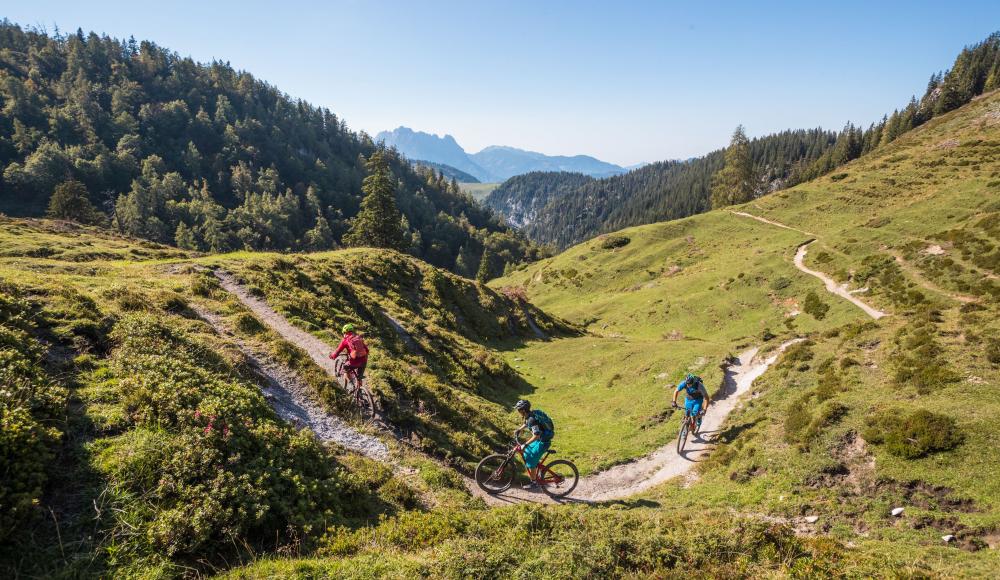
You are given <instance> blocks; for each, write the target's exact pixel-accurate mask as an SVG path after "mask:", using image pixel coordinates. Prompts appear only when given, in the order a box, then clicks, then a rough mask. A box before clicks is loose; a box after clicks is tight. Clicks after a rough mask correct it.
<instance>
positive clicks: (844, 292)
mask: <svg viewBox="0 0 1000 580" xmlns="http://www.w3.org/2000/svg"><path fill="white" fill-rule="evenodd" d="M813 241H815V240H813ZM813 241H809V242H806V243H804V244H802V245H801V246H799V249H798V250H796V251H795V267H796V268H798V269H799V270H802V271H803V272H805V273H806V274H809V275H811V276H815V277H817V278H819V279H820V280H822V281H823V284H825V285H826V290H827V292H830V293H832V294H836V295H837V296H840V297H841V298H843V299H844V300H847V301H848V302H850V303H851V304H854V305H855V306H857V307H858V308H860V309H861V310H864V312H865V314H867V315H868V316H871V317H872V318H874V319H875V320H878V319H879V318H882V317H883V316H885V315H886V313H885V312H882V311H881V310H879V309H877V308H873V307H871V306H869V305H867V304H865V303H864V302H863V301H862V300H861V299H860V298H858V297H857V296H855V295H854V294H851V292H850V290H848V289H847V284H837V281H836V280H834V279H833V278H831V277H829V276H827V275H826V274H824V273H823V272H818V271H816V270H810V269H809V267H808V266H806V265H805V258H806V251H808V248H809V244H811V243H813Z"/></svg>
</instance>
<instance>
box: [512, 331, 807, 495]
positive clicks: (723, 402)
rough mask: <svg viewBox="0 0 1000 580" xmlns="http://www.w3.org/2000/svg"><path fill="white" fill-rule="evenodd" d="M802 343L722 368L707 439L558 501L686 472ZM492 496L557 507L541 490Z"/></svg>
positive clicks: (594, 481) (594, 478) (622, 490)
mask: <svg viewBox="0 0 1000 580" xmlns="http://www.w3.org/2000/svg"><path fill="white" fill-rule="evenodd" d="M802 340H803V339H800V338H797V339H794V340H790V341H788V342H786V343H784V344H782V345H781V346H780V347H778V349H777V350H775V351H774V352H773V353H771V355H770V356H768V357H767V358H766V359H763V360H760V359H758V358H757V351H758V349H757V348H751V349H749V350H747V351H746V352H744V353H743V354H741V355H740V356H739V357H738V359H737V361H736V363H735V364H732V365H730V366H729V367H728V368H727V369H726V372H725V378H724V379H723V387H722V389H721V390H720V392H718V393H716V395H715V398H714V399H713V404H712V406H711V407H709V409H708V411H707V412H706V413H705V417H704V419H703V420H702V431H701V435H703V436H705V439H701V438H699V437H692V438H691V439H689V440H688V443H687V445H686V447H685V449H684V453H683V454H681V455H678V454H677V447H676V444H677V443H676V441H675V440H673V439H671V441H670V443H668V444H666V445H664V446H663V447H660V448H659V449H657V450H656V451H654V452H653V453H650V454H649V455H646V456H645V457H642V458H640V459H637V460H635V461H631V462H629V463H625V464H622V465H616V466H615V467H612V468H611V469H607V470H605V471H601V472H598V473H594V474H592V475H588V476H587V477H583V478H580V483H579V485H578V486H577V488H576V490H575V491H574V492H573V493H572V494H571V495H570V497H567V498H565V499H563V500H562V501H563V502H565V503H572V502H583V503H591V502H598V501H609V500H614V499H621V498H625V497H629V496H632V495H635V494H638V493H642V492H644V491H646V490H649V489H650V488H653V487H656V486H657V485H660V484H663V483H665V482H667V481H668V480H670V479H673V478H675V477H678V476H681V475H685V474H687V473H688V472H689V471H690V470H691V468H692V467H693V466H694V465H695V464H696V463H698V462H699V461H702V460H704V458H705V457H707V456H708V454H709V453H711V452H712V450H713V449H714V448H715V445H714V443H713V442H714V439H715V437H717V436H718V434H719V432H720V429H721V427H722V424H723V423H725V421H726V418H727V417H729V414H730V413H731V412H733V410H735V409H736V408H737V407H738V406H739V404H740V402H741V397H742V395H744V394H746V393H747V392H748V391H749V390H750V387H751V386H752V385H753V382H754V381H755V380H756V379H757V377H759V376H761V375H762V374H764V371H766V370H767V369H768V367H770V366H771V365H772V364H774V361H776V360H777V359H778V356H779V355H780V354H781V353H782V352H783V351H784V350H785V349H786V348H788V347H789V346H791V345H793V344H795V343H797V342H801V341H802ZM556 447H558V442H557V444H556ZM557 457H558V456H557ZM495 498H496V499H500V500H504V501H507V502H511V503H514V502H519V501H522V502H523V501H533V502H537V503H555V502H554V500H552V499H551V498H549V497H547V496H545V495H544V494H542V493H540V492H539V493H530V492H525V491H523V490H520V489H515V490H511V491H508V492H505V493H502V494H498V495H497V496H495Z"/></svg>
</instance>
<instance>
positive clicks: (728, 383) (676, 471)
mask: <svg viewBox="0 0 1000 580" xmlns="http://www.w3.org/2000/svg"><path fill="white" fill-rule="evenodd" d="M215 275H216V276H217V277H218V278H219V281H220V283H221V285H222V287H223V288H224V289H225V290H227V291H228V292H230V293H232V294H233V295H234V296H236V298H238V299H239V300H240V302H242V303H243V304H244V305H245V306H246V307H247V308H249V309H250V310H251V311H252V312H253V313H254V314H256V315H257V316H258V317H259V318H260V319H261V320H262V321H263V322H264V323H265V324H266V325H267V326H269V327H270V328H271V329H272V330H274V331H275V332H277V333H278V334H280V335H281V336H282V337H283V338H285V340H288V341H289V342H291V343H292V344H294V345H295V346H297V347H299V348H301V349H303V350H305V351H306V352H308V353H309V355H310V356H311V357H312V358H313V360H314V361H316V363H317V364H319V365H320V366H321V367H322V368H323V369H325V370H326V371H327V372H329V373H331V374H332V373H333V372H334V370H333V365H332V361H330V360H329V358H327V354H328V353H329V352H330V351H331V350H332V349H331V348H330V346H329V345H327V344H326V343H324V342H323V341H322V340H320V339H319V338H316V337H315V336H313V335H311V334H309V333H307V332H305V331H303V330H300V329H299V328H296V327H295V326H293V325H292V324H291V323H290V322H288V320H286V319H285V318H284V317H283V316H282V315H281V314H279V313H278V312H276V311H275V310H274V309H272V308H271V307H270V306H268V305H267V303H266V302H264V301H263V300H260V299H259V298H256V297H254V296H252V295H251V294H250V293H249V292H248V291H247V289H246V288H245V287H243V286H242V285H241V284H240V283H239V282H238V281H237V280H236V278H234V277H233V276H232V275H231V274H228V273H226V272H223V271H221V270H216V272H215ZM800 340H802V339H794V340H790V341H788V342H786V343H784V344H782V345H781V346H780V347H778V348H777V349H776V350H775V351H774V352H772V353H771V354H770V355H769V356H768V357H767V358H765V359H763V360H760V359H758V357H757V353H758V349H757V348H751V349H749V350H747V351H746V352H744V353H742V354H741V355H740V356H739V358H738V360H737V361H736V362H735V363H734V364H732V365H730V366H729V367H727V368H726V371H725V377H724V379H723V385H722V388H721V390H720V391H719V392H718V393H716V395H715V398H714V404H713V405H712V406H711V407H710V408H709V410H708V411H707V412H706V414H705V418H704V420H703V422H702V435H705V436H710V437H706V438H705V439H700V438H698V437H695V438H693V439H691V440H689V443H688V447H687V449H686V450H685V451H684V453H683V455H678V454H677V452H676V450H675V445H676V442H675V440H674V439H673V438H671V441H670V442H669V443H668V444H666V445H664V446H663V447H661V448H659V449H657V450H656V451H654V452H653V453H651V454H649V455H647V456H645V457H642V458H640V459H637V460H635V461H632V462H629V463H625V464H622V465H618V466H615V467H612V468H611V469H608V470H605V471H601V472H598V473H594V474H592V475H589V476H587V477H583V478H581V479H580V482H579V485H578V486H577V488H576V490H575V491H574V492H573V493H572V494H571V495H570V497H567V498H564V499H562V500H560V501H559V502H558V503H572V502H586V503H590V502H597V501H607V500H613V499H620V498H624V497H628V496H631V495H635V494H637V493H640V492H643V491H646V490H648V489H650V488H652V487H654V486H657V485H660V484H662V483H664V482H666V481H667V480H669V479H671V478H674V477H677V476H680V475H684V474H686V473H688V471H689V470H690V469H691V468H692V467H693V466H694V465H695V463H697V462H698V461H699V460H701V459H703V458H704V457H705V456H706V455H708V454H709V453H710V452H711V450H712V449H713V448H714V444H713V441H714V439H715V437H717V436H718V434H719V432H720V428H721V426H722V425H723V423H724V422H725V420H726V418H727V417H728V416H729V414H730V413H731V412H732V411H733V410H734V409H736V408H737V407H738V404H739V399H740V396H741V395H743V394H745V393H746V392H747V391H749V390H750V387H751V385H752V384H753V382H754V380H755V379H757V377H759V376H761V375H762V374H764V371H766V370H767V369H768V367H770V366H771V365H772V364H773V363H774V361H775V360H777V358H778V356H779V355H780V354H781V352H782V351H784V350H785V349H786V348H788V347H789V346H791V345H792V344H795V343H796V342H799V341H800ZM319 412H320V413H322V411H319ZM327 417H329V415H327ZM330 418H332V419H334V420H336V418H335V417H330ZM387 427H388V426H387ZM390 432H392V431H391V430H390ZM393 434H394V436H396V437H399V434H396V433H393ZM556 447H557V448H558V444H557V445H556ZM556 457H557V458H558V455H556ZM463 480H464V482H465V486H466V488H467V489H468V490H469V492H470V493H472V494H473V495H475V496H477V497H480V498H483V500H484V501H485V502H486V503H487V504H488V505H492V506H498V505H506V504H511V503H522V502H533V503H557V501H556V500H553V499H552V498H550V497H549V496H547V495H545V494H544V493H541V492H531V491H525V490H522V489H520V488H512V489H510V490H508V491H507V492H504V493H502V494H497V495H489V494H486V493H485V492H483V491H482V490H481V489H479V487H478V486H477V485H476V483H475V482H474V481H473V480H472V479H471V478H468V477H463Z"/></svg>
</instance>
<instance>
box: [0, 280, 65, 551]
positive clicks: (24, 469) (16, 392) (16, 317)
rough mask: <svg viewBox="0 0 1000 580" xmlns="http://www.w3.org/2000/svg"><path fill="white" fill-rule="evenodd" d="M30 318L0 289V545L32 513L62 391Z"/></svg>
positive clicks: (10, 294)
mask: <svg viewBox="0 0 1000 580" xmlns="http://www.w3.org/2000/svg"><path fill="white" fill-rule="evenodd" d="M36 318H37V317H36V316H35V315H33V313H32V312H31V311H30V308H29V305H28V303H27V302H25V301H24V300H22V299H21V298H20V297H19V296H18V295H16V294H14V293H13V292H8V291H5V290H4V289H3V288H2V287H0V463H2V467H0V471H2V473H3V477H2V478H0V542H2V541H3V540H4V539H5V538H6V537H7V535H9V534H10V533H12V532H14V531H16V530H17V529H18V525H19V524H20V523H21V522H23V521H25V520H26V519H27V518H28V517H29V516H30V514H31V513H32V509H33V507H34V505H35V503H36V502H37V501H38V499H39V498H40V497H41V495H42V486H43V485H44V484H45V482H46V480H47V472H48V469H49V462H50V461H51V460H52V458H53V447H54V446H55V444H56V443H58V441H59V440H60V437H61V435H62V434H61V432H60V431H59V429H57V427H56V425H57V424H59V422H60V419H61V417H62V416H63V413H62V411H63V410H64V409H65V405H66V394H67V393H66V390H65V389H64V388H62V387H60V386H59V385H57V384H54V383H53V382H51V381H50V380H49V378H48V376H47V375H46V373H45V371H44V370H43V369H42V366H41V365H42V358H43V353H44V351H43V349H42V346H41V344H39V342H38V341H37V339H35V338H34V336H33V334H32V333H33V332H35V331H36V330H37V328H36V326H35V322H34V321H35V320H36Z"/></svg>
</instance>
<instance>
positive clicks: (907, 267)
mask: <svg viewBox="0 0 1000 580" xmlns="http://www.w3.org/2000/svg"><path fill="white" fill-rule="evenodd" d="M889 253H890V254H892V257H893V258H895V259H896V263H897V264H899V267H900V268H902V269H903V271H905V272H906V273H907V274H909V275H910V277H911V278H913V279H914V280H916V282H917V283H918V284H920V285H921V286H923V287H924V288H926V289H928V290H930V291H931V292H934V293H935V294H941V295H942V296H947V297H948V298H951V299H952V300H954V301H956V302H961V303H962V304H968V303H969V302H979V299H978V298H976V297H975V296H967V295H965V294H956V293H954V292H950V291H948V290H945V289H944V288H942V287H940V286H938V285H937V284H935V283H934V282H931V281H930V280H928V279H927V278H925V277H924V275H923V274H922V273H921V272H920V270H918V269H917V268H916V267H915V266H914V265H913V264H911V263H909V262H907V261H906V260H905V259H904V258H903V256H902V255H900V254H899V253H898V252H889Z"/></svg>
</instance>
